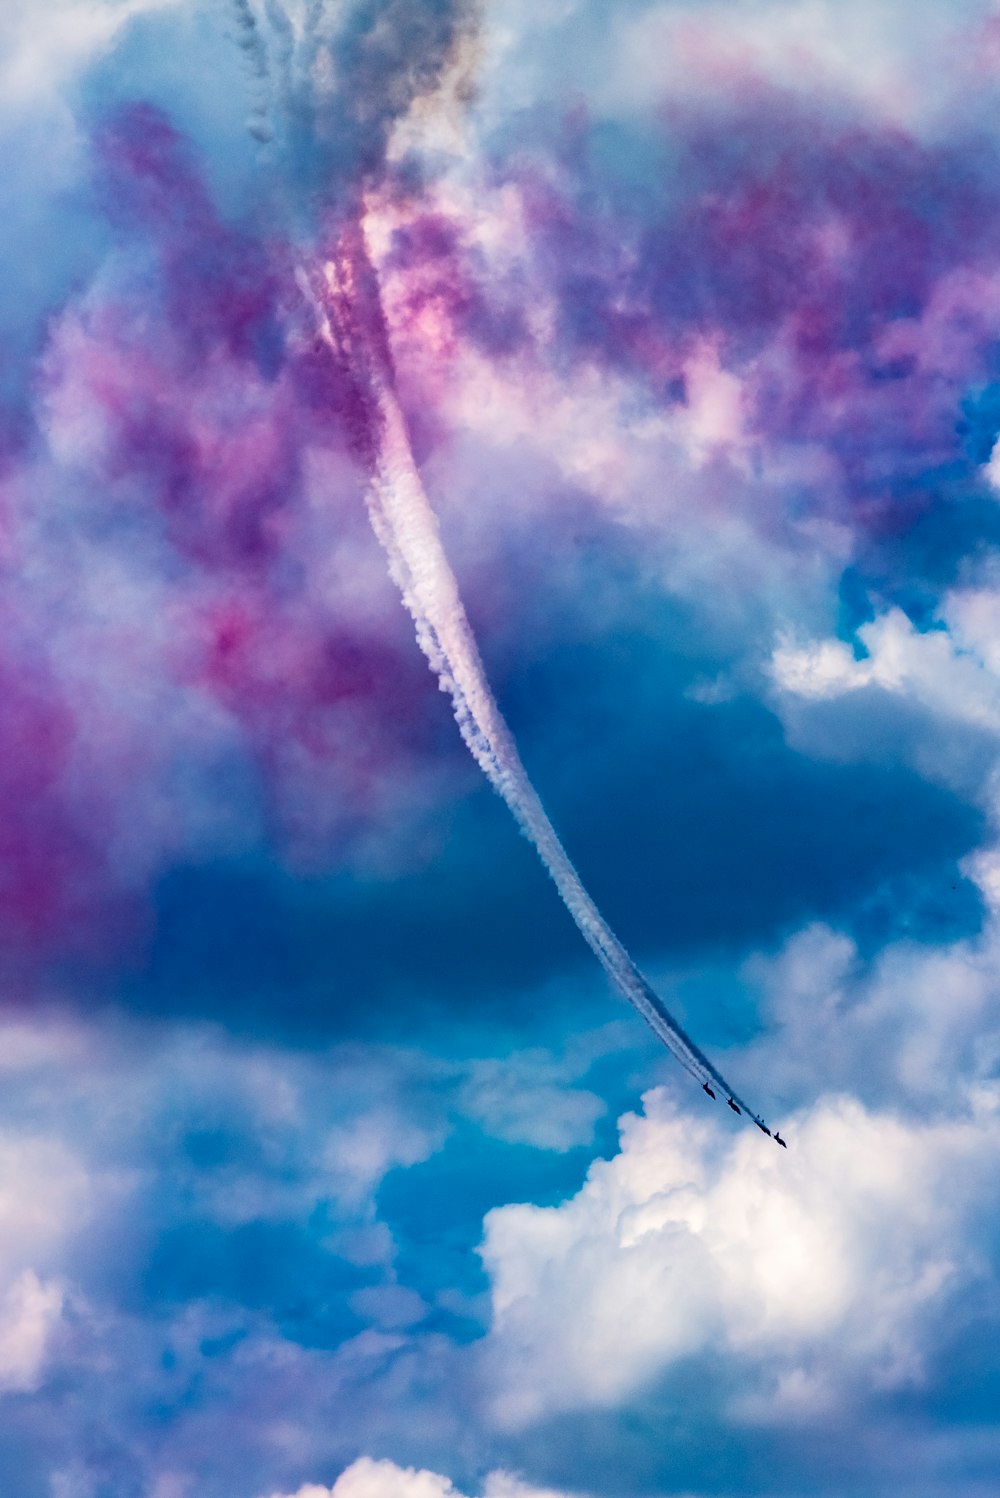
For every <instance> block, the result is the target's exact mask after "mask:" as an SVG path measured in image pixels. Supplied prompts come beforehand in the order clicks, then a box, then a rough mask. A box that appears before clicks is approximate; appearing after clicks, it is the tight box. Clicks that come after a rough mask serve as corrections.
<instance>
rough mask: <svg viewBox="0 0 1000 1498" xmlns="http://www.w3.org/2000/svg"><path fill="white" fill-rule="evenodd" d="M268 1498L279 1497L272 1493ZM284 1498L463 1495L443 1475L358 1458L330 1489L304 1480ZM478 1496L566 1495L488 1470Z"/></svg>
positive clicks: (453, 1497) (550, 1497) (555, 1497)
mask: <svg viewBox="0 0 1000 1498" xmlns="http://www.w3.org/2000/svg"><path fill="white" fill-rule="evenodd" d="M272 1498H282V1495H280V1494H277V1493H275V1494H273V1495H272ZM286 1498H464V1495H463V1494H462V1493H460V1492H458V1490H457V1489H456V1488H455V1486H454V1484H453V1483H452V1482H451V1480H450V1479H449V1478H447V1477H442V1476H441V1475H440V1474H439V1473H437V1472H428V1471H426V1470H425V1469H421V1470H419V1471H418V1470H417V1469H416V1468H414V1467H397V1466H396V1463H395V1462H389V1461H373V1460H372V1458H371V1457H368V1456H363V1457H360V1458H359V1459H358V1460H357V1461H356V1462H354V1463H353V1465H351V1466H350V1467H348V1468H347V1470H346V1472H342V1473H341V1475H340V1476H339V1477H338V1478H337V1481H336V1482H335V1483H334V1485H333V1487H332V1488H324V1487H320V1486H317V1485H316V1484H315V1483H307V1484H306V1486H305V1487H304V1488H300V1489H299V1490H298V1492H297V1493H294V1494H289V1495H286ZM482 1498H568V1495H566V1494H559V1493H556V1492H553V1491H552V1490H551V1489H548V1488H546V1489H542V1488H536V1487H529V1486H527V1485H526V1484H525V1483H523V1482H521V1481H520V1479H519V1478H517V1477H514V1476H512V1475H511V1474H510V1473H509V1472H502V1471H498V1472H491V1473H490V1474H489V1476H488V1477H487V1478H486V1481H485V1485H484V1487H483V1492H482Z"/></svg>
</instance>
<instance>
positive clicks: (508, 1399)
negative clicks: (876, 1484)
mask: <svg viewBox="0 0 1000 1498" xmlns="http://www.w3.org/2000/svg"><path fill="white" fill-rule="evenodd" d="M645 1102H646V1114H645V1116H644V1117H634V1116H631V1115H630V1116H627V1117H626V1118H625V1119H624V1121H623V1127H622V1146H621V1151H620V1153H619V1154H618V1155H617V1156H615V1157H614V1158H613V1159H612V1160H609V1161H597V1162H595V1164H594V1165H593V1166H592V1167H591V1170H590V1173H589V1175H588V1178H587V1181H586V1184H585V1185H584V1187H583V1188H582V1190H581V1191H580V1192H579V1193H578V1194H577V1196H575V1197H573V1198H572V1199H571V1200H570V1201H568V1202H566V1203H564V1204H563V1205H562V1206H560V1207H557V1208H539V1207H534V1206H526V1205H520V1206H509V1207H501V1208H499V1209H496V1210H494V1211H493V1212H491V1213H490V1214H489V1215H488V1216H487V1219H486V1235H485V1242H484V1246H483V1250H482V1253H483V1259H484V1263H485V1265H486V1267H487V1270H488V1271H489V1274H490V1277H491V1280H492V1294H493V1308H494V1325H493V1329H492V1332H491V1334H490V1339H489V1351H488V1356H489V1363H490V1367H491V1370H492V1377H493V1380H494V1387H495V1406H494V1408H495V1415H496V1418H497V1419H498V1420H499V1421H500V1422H501V1423H502V1424H505V1425H511V1426H517V1425H520V1424H523V1423H525V1422H529V1421H532V1420H534V1419H537V1418H539V1417H541V1416H543V1415H546V1414H548V1413H551V1412H553V1411H558V1410H560V1409H562V1410H565V1409H572V1408H576V1407H585V1406H599V1405H613V1404H615V1403H617V1402H619V1401H620V1400H622V1399H624V1398H626V1397H627V1396H628V1395H629V1394H630V1393H632V1392H633V1391H634V1390H635V1389H636V1388H637V1387H639V1386H640V1385H642V1384H643V1383H644V1382H645V1381H647V1380H649V1379H652V1378H654V1377H655V1376H656V1375H657V1374H659V1373H660V1372H662V1371H663V1370H665V1369H666V1368H667V1367H668V1366H669V1365H670V1364H672V1363H674V1362H676V1361H677V1360H678V1359H681V1358H683V1357H685V1356H688V1355H691V1354H697V1353H701V1352H705V1351H707V1350H709V1349H713V1348H714V1349H718V1350H720V1351H722V1352H725V1353H728V1354H729V1355H731V1356H734V1357H737V1358H740V1359H745V1360H748V1361H749V1362H751V1363H753V1364H755V1365H756V1372H755V1379H754V1387H755V1388H756V1389H758V1390H760V1393H761V1398H762V1399H763V1400H766V1403H765V1404H763V1405H758V1404H756V1403H753V1402H751V1403H747V1402H746V1401H744V1403H743V1404H742V1405H741V1406H740V1408H739V1409H738V1410H734V1412H733V1413H734V1414H736V1415H737V1416H742V1417H743V1418H753V1419H759V1418H763V1417H764V1413H765V1410H766V1412H767V1414H768V1417H770V1416H772V1415H777V1416H779V1417H780V1415H781V1414H782V1413H784V1414H787V1413H789V1411H796V1412H801V1410H802V1408H803V1406H807V1407H808V1408H811V1409H813V1410H815V1409H816V1408H818V1407H821V1406H823V1405H825V1404H828V1403H829V1402H831V1401H834V1400H836V1399H837V1398H838V1397H839V1396H840V1393H841V1391H842V1390H843V1389H844V1388H847V1387H849V1386H853V1387H855V1388H857V1387H858V1385H859V1383H860V1384H864V1383H866V1382H867V1384H868V1386H869V1387H887V1386H888V1387H892V1386H897V1385H900V1384H903V1383H906V1382H909V1381H915V1380H917V1381H918V1380H919V1379H920V1377H921V1369H922V1354H923V1352H924V1350H925V1349H924V1342H925V1337H924V1327H925V1323H928V1322H929V1320H930V1319H931V1318H932V1316H933V1315H935V1314H937V1312H938V1311H939V1309H940V1307H941V1305H942V1304H943V1301H944V1299H945V1297H946V1296H947V1294H948V1292H949V1290H950V1288H951V1287H952V1286H953V1285H955V1284H958V1283H968V1282H969V1281H970V1280H971V1279H973V1278H974V1277H975V1276H976V1274H977V1273H978V1272H979V1267H980V1266H979V1260H978V1257H977V1248H976V1239H975V1233H974V1231H972V1229H973V1227H974V1224H975V1221H976V1220H977V1219H979V1218H980V1214H982V1213H983V1211H984V1199H985V1198H986V1197H989V1198H990V1199H992V1196H993V1195H995V1188H994V1186H993V1183H992V1176H993V1171H992V1167H991V1160H992V1159H993V1158H994V1157H995V1151H996V1147H997V1144H998V1143H1000V1112H998V1107H1000V1099H998V1098H997V1097H996V1096H995V1095H994V1094H993V1093H991V1092H989V1091H986V1090H984V1091H983V1092H982V1093H981V1094H979V1095H978V1097H977V1099H976V1102H975V1106H974V1108H973V1109H972V1111H971V1112H969V1114H968V1115H967V1116H965V1117H964V1118H962V1119H961V1120H959V1121H945V1122H940V1123H934V1124H924V1123H916V1124H908V1123H905V1122H903V1121H902V1120H900V1119H898V1118H895V1117H893V1116H891V1115H888V1114H878V1113H873V1112H868V1111H866V1110H865V1109H864V1108H863V1107H862V1106H861V1105H860V1104H859V1103H857V1102H856V1101H854V1100H852V1099H848V1098H831V1099H828V1100H826V1101H824V1102H823V1103H821V1104H820V1105H818V1106H817V1107H816V1108H815V1109H814V1110H813V1111H812V1112H811V1113H809V1114H807V1115H804V1116H802V1117H801V1118H799V1119H797V1120H793V1121H792V1123H791V1124H790V1125H789V1128H790V1134H791V1138H790V1148H789V1150H788V1152H787V1154H786V1153H785V1152H784V1151H780V1150H775V1149H774V1148H773V1146H772V1145H771V1144H770V1143H768V1141H766V1140H763V1139H762V1138H760V1136H758V1135H757V1134H756V1133H754V1132H753V1131H750V1132H744V1133H743V1134H741V1135H739V1136H738V1137H737V1138H736V1139H735V1140H734V1141H733V1142H732V1143H731V1144H730V1145H729V1146H728V1147H727V1148H726V1149H724V1150H723V1151H721V1152H720V1150H719V1140H718V1137H717V1136H716V1135H715V1134H714V1133H713V1132H712V1131H711V1130H710V1129H709V1128H708V1127H707V1126H704V1125H696V1124H692V1123H691V1122H690V1120H689V1119H686V1118H679V1117H677V1116H676V1115H675V1113H674V1111H673V1109H672V1107H671V1105H670V1103H669V1101H668V1096H667V1094H666V1093H665V1092H664V1091H662V1090H656V1091H654V1092H651V1093H650V1094H648V1095H647V1097H646V1099H645ZM582 1307H586V1314H582V1313H581V1308H582Z"/></svg>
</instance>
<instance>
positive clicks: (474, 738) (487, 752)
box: [299, 247, 769, 1132]
mask: <svg viewBox="0 0 1000 1498" xmlns="http://www.w3.org/2000/svg"><path fill="white" fill-rule="evenodd" d="M366 258H367V257H366V255H365V251H364V249H363V247H362V248H361V250H360V252H359V259H361V260H364V259H366ZM299 284H300V286H301V288H302V290H303V291H304V293H305V294H306V296H307V297H308V298H309V300H310V301H311V302H312V305H313V307H314V309H315V312H316V315H317V320H318V324H319V330H320V334H321V336H322V338H323V339H324V341H325V342H326V343H327V344H328V345H329V347H330V348H331V350H332V351H333V353H334V354H335V356H336V357H337V359H338V361H339V362H340V363H341V364H342V365H343V366H344V367H346V368H348V369H350V370H351V371H352V372H353V373H354V374H355V376H356V377H359V378H360V379H362V380H363V382H364V385H365V395H366V398H367V400H368V402H369V404H370V420H371V425H372V427H373V429H374V430H373V431H372V432H371V433H370V436H371V439H372V442H373V455H372V469H373V471H372V475H371V482H370V485H369V489H368V494H367V503H368V509H369V514H370V516H371V521H372V526H373V528H374V530H375V533H376V535H377V537H378V539H379V541H380V542H381V544H382V546H383V548H384V550H385V552H386V555H387V557H388V559H389V567H390V571H391V574H392V577H393V580H394V581H395V583H396V585H397V587H398V588H399V590H400V593H401V594H402V597H403V601H404V603H405V605H406V608H407V609H408V611H409V613H410V615H411V616H412V618H413V622H414V625H415V627H416V634H417V640H418V643H419V645H420V648H421V649H422V650H423V652H424V654H425V655H426V657H427V659H428V661H429V663H430V666H431V669H432V670H433V671H434V673H435V675H436V676H437V678H438V682H439V685H440V687H441V689H442V691H446V692H447V693H448V694H449V695H450V697H451V699H452V703H453V705H454V711H455V717H456V719H457V721H458V726H459V729H460V731H461V734H462V737H463V739H464V740H465V742H466V744H467V745H468V747H469V750H470V751H471V753H472V755H473V757H474V758H475V760H476V762H477V763H478V765H479V766H480V768H481V769H482V770H483V772H484V774H485V775H486V776H487V777H488V779H489V780H490V781H491V783H492V784H493V786H494V787H495V789H496V790H497V791H498V792H499V794H500V795H501V796H502V797H503V799H504V801H506V803H507V805H508V807H509V808H510V810H511V812H512V813H513V815H514V817H515V819H516V820H517V823H518V825H519V826H520V828H521V831H522V832H523V833H524V835H525V837H527V839H528V840H529V842H531V843H532V844H533V845H534V847H535V849H536V851H537V853H538V855H539V857H540V858H541V860H542V862H543V864H544V865H545V868H546V869H547V870H548V873H549V874H550V876H551V878H552V880H553V882H554V884H555V886H556V888H557V889H558V891H559V894H560V895H561V897H562V899H563V902H564V904H565V905H566V908H567V910H568V911H569V913H570V915H571V916H572V917H573V920H574V921H575V922H576V925H577V927H578V929H579V931H580V933H581V935H582V936H583V938H584V940H585V941H586V942H587V944H588V945H589V946H590V948H591V950H592V951H593V952H594V954H595V956H596V957H597V959H598V961H599V962H600V963H601V966H602V967H603V968H604V970H605V972H606V973H607V975H608V977H609V978H610V979H611V981H612V983H613V984H614V985H615V987H616V988H617V989H618V990H619V991H620V992H621V993H622V994H623V995H624V997H625V998H626V999H628V1001H629V1003H631V1004H632V1005H633V1006H634V1007H635V1008H636V1009H637V1010H638V1012H639V1013H640V1014H641V1015H642V1017H643V1019H644V1020H645V1021H646V1023H647V1024H648V1025H649V1026H650V1028H651V1029H652V1030H653V1031H654V1032H655V1034H656V1035H658V1036H659V1038H660V1039H661V1040H662V1041H663V1043H664V1044H665V1045H666V1046H667V1047H668V1048H669V1050H670V1051H672V1053H673V1054H674V1056H675V1057H676V1058H677V1060H678V1061H679V1062H680V1063H681V1065H682V1066H683V1067H685V1069H686V1070H687V1071H688V1072H690V1073H691V1075H692V1076H693V1077H695V1078H697V1080H698V1081H699V1082H701V1083H703V1084H708V1083H712V1082H714V1083H715V1084H716V1085H717V1086H718V1087H719V1088H720V1089H721V1090H722V1092H723V1093H724V1094H725V1096H726V1097H728V1098H730V1099H732V1100H733V1101H734V1102H735V1103H736V1104H738V1106H739V1107H740V1108H742V1109H743V1111H744V1112H745V1113H747V1114H748V1115H749V1117H750V1118H751V1119H753V1121H754V1122H755V1123H756V1124H757V1125H758V1126H759V1127H760V1128H763V1129H765V1132H769V1131H768V1130H767V1129H766V1126H765V1124H764V1122H763V1119H761V1118H760V1117H759V1115H758V1114H757V1113H755V1112H754V1110H753V1109H752V1108H750V1107H749V1105H748V1104H747V1103H745V1102H744V1101H743V1099H742V1098H741V1097H739V1096H738V1095H737V1094H736V1093H735V1092H734V1091H733V1089H732V1088H731V1087H730V1086H729V1084H728V1083H727V1082H726V1080H725V1078H724V1077H723V1076H722V1074H721V1073H720V1072H719V1071H718V1070H717V1069H716V1067H715V1066H713V1064H712V1063H711V1061H709V1059H708V1058H707V1056H705V1055H704V1054H703V1053H702V1051H701V1050H700V1049H699V1048H698V1046H697V1045H695V1043H694V1041H693V1040H691V1039H690V1037H689V1036H688V1035H686V1034H685V1032H684V1031H683V1030H682V1028H681V1027H680V1025H679V1024H678V1023H677V1021H676V1020H675V1019H674V1018H673V1017H672V1016H671V1014H670V1013H669V1012H668V1010H667V1009H666V1007H665V1005H664V1004H663V1002H662V1000H661V999H660V998H659V997H658V995H657V994H656V993H655V992H654V991H653V989H652V988H651V987H650V985H649V984H648V983H647V981H646V979H645V978H644V977H643V975H642V973H641V972H640V971H639V969H638V968H637V967H636V965H635V963H634V962H633V960H632V958H631V957H630V956H629V954H628V952H627V951H626V949H625V948H624V947H623V946H622V944H621V942H620V941H619V940H618V938H617V937H616V936H615V934H614V932H613V931H612V930H611V928H610V927H609V925H608V923H607V921H606V920H605V919H604V917H603V916H602V915H601V913H600V911H599V910H598V908H597V906H596V905H595V904H594V901H593V900H592V899H591V897H590V895H589V894H588V893H587V891H586V889H585V888H584V886H583V884H582V882H581V880H580V876H579V875H578V874H577V872H576V869H575V868H574V866H573V864H572V862H571V861H570V859H569V856H568V855H567V853H566V850H565V849H564V848H563V845H562V843H561V842H560V840H559V836H558V834H557V833H556V830H555V828H554V827H553V825H552V823H551V822H550V821H549V818H548V814H547V813H546V811H545V808H544V806H543V805H542V803H541V800H540V799H539V797H538V793H537V792H536V790H535V788H534V786H533V785H532V783H531V780H530V779H529V777H528V773H527V771H526V770H525V768H524V766H523V764H522V763H521V758H520V755H519V754H518V751H517V746H516V745H515V743H514V739H513V736H512V734H511V732H510V729H509V728H508V727H507V724H506V723H505V722H504V719H503V716H502V715H501V712H500V709H499V707H498V705H497V703H496V700H495V698H494V696H493V693H492V691H491V689H490V685H489V682H488V680H487V678H486V672H485V669H484V667H483V663H482V660H481V658H480V655H479V650H478V648H477V646H476V642H475V639H474V637H473V634H472V630H471V627H470V625H469V621H468V618H467V616H466V613H465V609H464V607H463V605H462V600H461V597H460V595H459V591H458V584H457V582H456V579H455V575H454V573H453V572H452V570H451V567H450V565H449V562H448V558H447V556H446V555H445V551H444V547H443V545H442V543H441V538H440V535H439V533H438V526H437V520H436V517H435V515H434V511H433V509H432V507H431V504H430V501H429V500H428V498H427V495H426V493H425V491H424V487H423V483H422V481H421V479H420V474H419V472H418V470H417V467H416V463H415V461H414V458H413V452H412V449H411V446H410V439H409V434H408V432H407V428H406V421H405V418H404V416H403V413H402V410H401V409H400V406H399V401H398V399H397V397H396V392H395V386H394V381H393V378H392V372H391V368H390V366H389V362H388V359H387V357H383V356H382V355H381V354H380V352H379V351H378V350H377V349H376V348H375V347H374V340H373V338H372V336H371V334H370V333H369V334H366V333H365V331H364V327H363V324H362V322H361V320H360V319H359V317H358V315H357V301H358V288H357V286H356V284H355V265H354V262H353V259H352V257H351V256H350V255H349V254H344V255H342V256H340V257H339V258H338V259H337V260H336V261H330V262H327V263H326V264H325V265H324V266H323V268H322V271H321V273H320V274H319V275H318V276H312V277H311V276H309V275H308V274H307V273H305V272H300V273H299Z"/></svg>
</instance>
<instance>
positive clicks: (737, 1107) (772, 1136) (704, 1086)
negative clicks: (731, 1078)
mask: <svg viewBox="0 0 1000 1498" xmlns="http://www.w3.org/2000/svg"><path fill="white" fill-rule="evenodd" d="M701 1085H702V1089H703V1090H704V1091H705V1092H707V1093H708V1095H709V1097H710V1098H712V1100H713V1101H714V1099H715V1093H714V1092H713V1091H712V1089H711V1087H709V1085H708V1083H707V1082H703V1083H702V1084H701ZM726 1104H727V1106H728V1107H730V1108H732V1110H733V1112H734V1113H738V1114H739V1115H740V1117H741V1118H742V1116H743V1110H742V1109H741V1107H740V1105H739V1104H738V1103H736V1102H734V1101H733V1099H732V1098H731V1097H730V1098H726ZM754 1123H755V1124H756V1125H757V1127H758V1129H760V1131H761V1133H762V1134H766V1135H767V1137H768V1139H773V1140H774V1142H775V1144H780V1145H781V1148H782V1149H783V1150H786V1149H787V1148H788V1145H787V1144H786V1143H785V1141H784V1140H783V1139H782V1137H781V1135H780V1134H779V1133H778V1131H777V1129H775V1131H774V1133H773V1134H772V1133H771V1130H770V1129H769V1128H768V1126H767V1124H766V1123H761V1121H760V1119H759V1118H755V1119H754Z"/></svg>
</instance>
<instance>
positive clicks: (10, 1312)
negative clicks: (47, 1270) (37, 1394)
mask: <svg viewBox="0 0 1000 1498" xmlns="http://www.w3.org/2000/svg"><path fill="white" fill-rule="evenodd" d="M62 1308H63V1292H62V1289H61V1288H60V1287H59V1286H58V1285H57V1284H55V1283H54V1282H51V1281H43V1280H40V1279H39V1278H38V1275H37V1274H35V1272H34V1270H31V1269H26V1270H25V1271H24V1273H23V1274H20V1275H18V1277H17V1279H16V1280H15V1281H14V1283H13V1284H12V1285H11V1287H10V1289H9V1290H8V1291H7V1294H6V1296H5V1297H4V1300H3V1304H2V1305H0V1390H2V1391H3V1392H4V1393H7V1392H12V1391H17V1392H22V1393H23V1392H27V1391H30V1390H32V1389H35V1388H37V1387H38V1382H39V1379H40V1377H41V1372H42V1367H43V1365H44V1362H45V1354H46V1351H47V1349H48V1345H49V1339H50V1336H51V1334H52V1332H53V1330H54V1329H55V1327H56V1326H57V1325H58V1323H59V1320H60V1318H61V1316H62Z"/></svg>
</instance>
